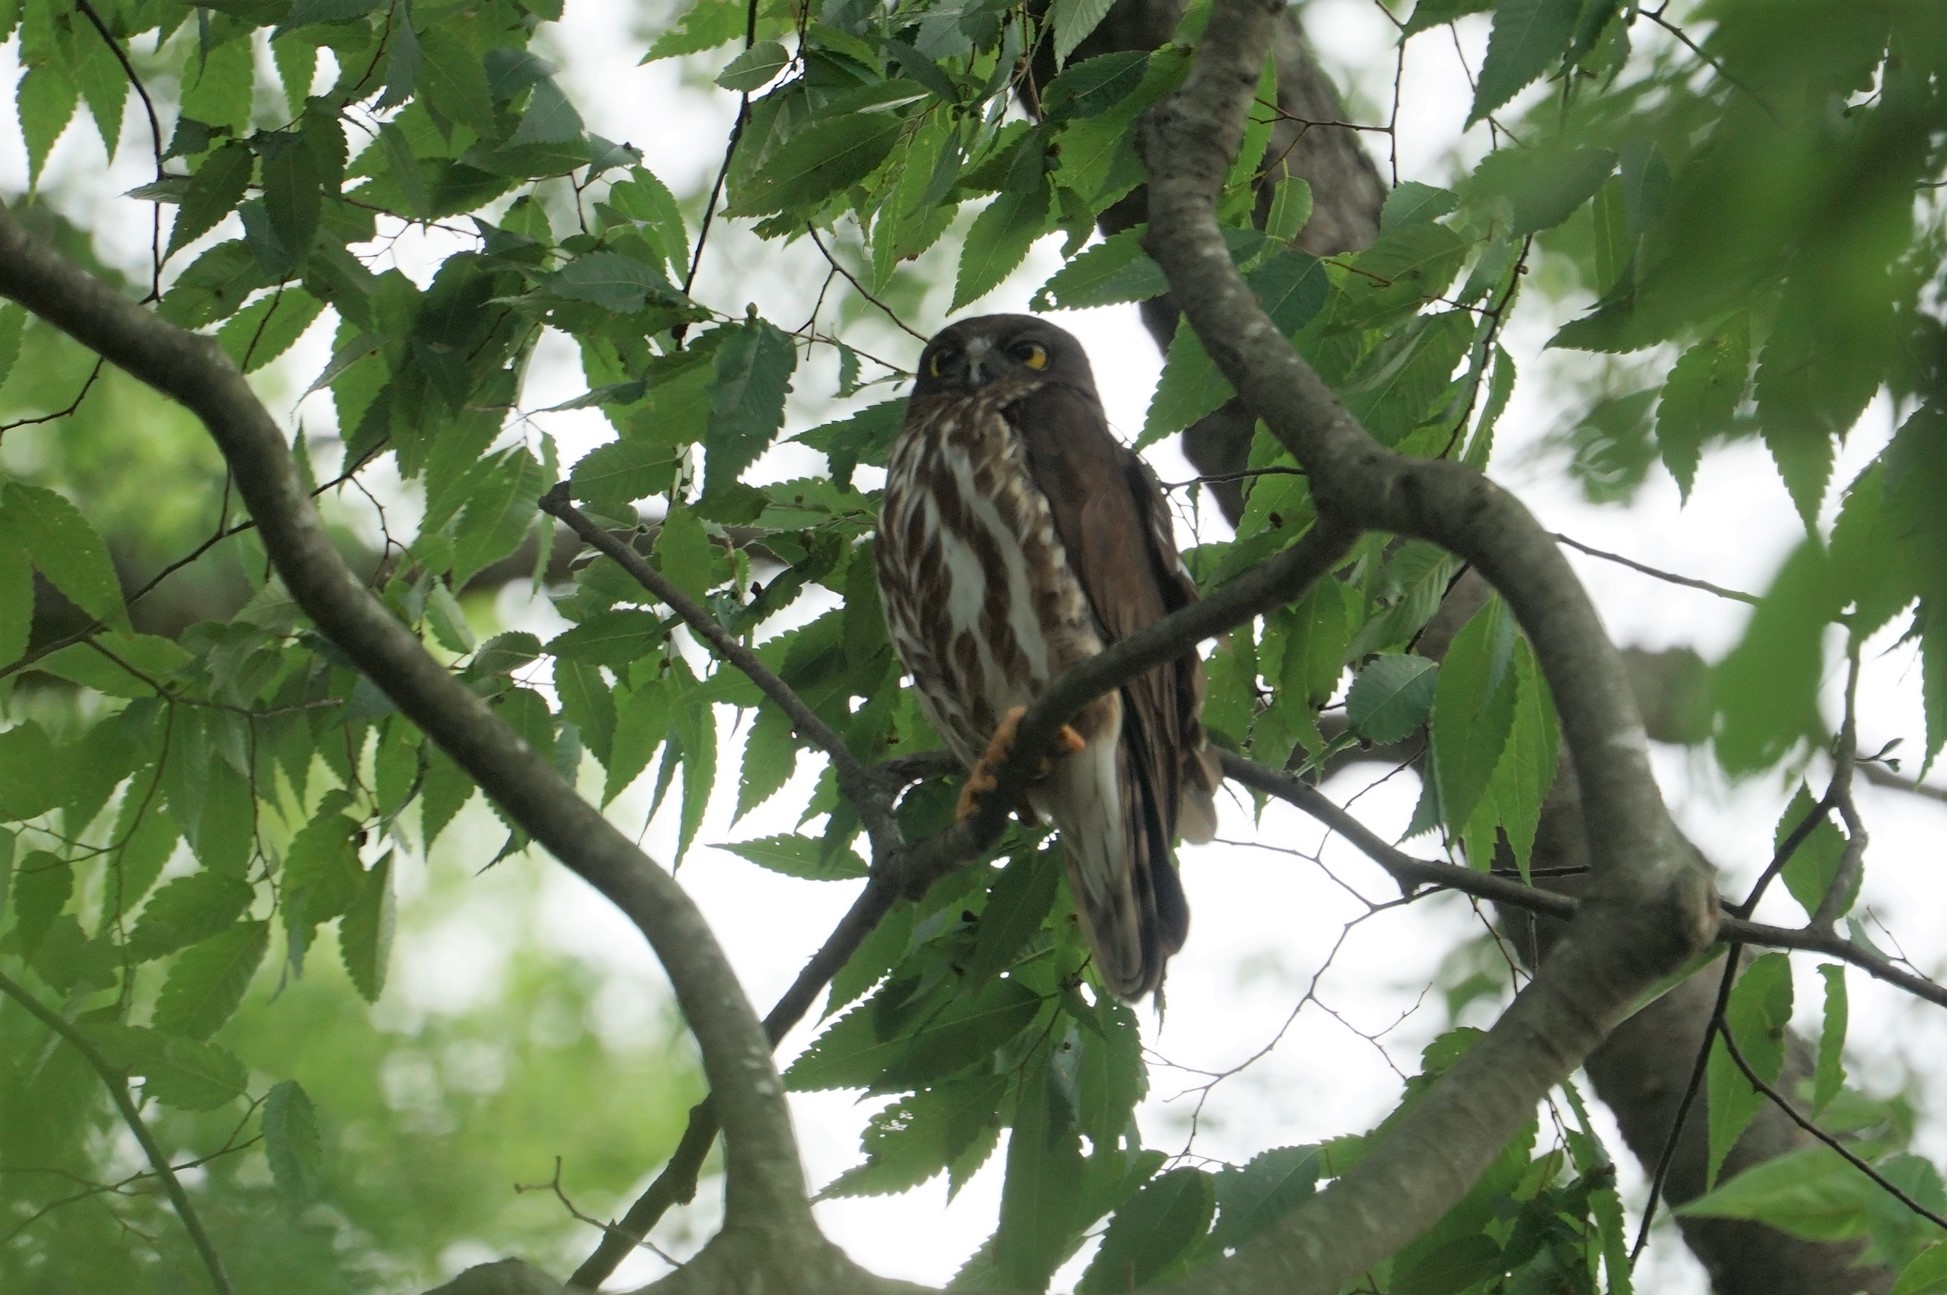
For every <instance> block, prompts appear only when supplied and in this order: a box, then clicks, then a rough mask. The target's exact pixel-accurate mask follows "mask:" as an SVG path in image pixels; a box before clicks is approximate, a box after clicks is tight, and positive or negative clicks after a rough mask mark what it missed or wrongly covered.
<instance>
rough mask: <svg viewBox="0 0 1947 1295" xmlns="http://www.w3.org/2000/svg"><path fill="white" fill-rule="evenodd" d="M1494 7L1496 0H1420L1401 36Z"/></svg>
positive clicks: (1414, 7) (1416, 33)
mask: <svg viewBox="0 0 1947 1295" xmlns="http://www.w3.org/2000/svg"><path fill="white" fill-rule="evenodd" d="M1493 7H1494V0H1420V2H1419V3H1418V4H1416V5H1414V6H1413V16H1412V17H1411V18H1408V19H1407V20H1406V26H1405V27H1404V28H1403V29H1402V30H1401V31H1400V35H1401V36H1414V35H1418V34H1419V33H1420V32H1423V31H1425V30H1426V29H1427V28H1429V27H1435V26H1438V25H1439V24H1441V23H1448V22H1452V21H1453V20H1454V19H1456V18H1461V17H1465V16H1466V15H1468V14H1470V13H1481V12H1483V11H1485V10H1488V9H1492V8H1493Z"/></svg>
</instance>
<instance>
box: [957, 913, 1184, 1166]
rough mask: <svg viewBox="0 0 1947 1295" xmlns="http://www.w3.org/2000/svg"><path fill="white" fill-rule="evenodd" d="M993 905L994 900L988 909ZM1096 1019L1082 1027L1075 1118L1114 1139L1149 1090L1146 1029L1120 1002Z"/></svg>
mask: <svg viewBox="0 0 1947 1295" xmlns="http://www.w3.org/2000/svg"><path fill="white" fill-rule="evenodd" d="M992 908H993V904H992V901H991V900H990V901H989V903H988V910H989V911H990V912H991V911H992ZM983 920H984V919H983ZM1072 1010H1073V1009H1072V1008H1071V1011H1072ZM1094 1025H1095V1028H1093V1029H1083V1030H1080V1031H1078V1032H1077V1041H1076V1047H1078V1048H1079V1049H1080V1050H1081V1056H1080V1057H1079V1058H1078V1059H1077V1060H1076V1062H1075V1122H1076V1123H1077V1124H1078V1125H1079V1126H1080V1127H1081V1130H1082V1132H1083V1133H1085V1134H1087V1135H1088V1138H1089V1141H1091V1142H1093V1143H1095V1144H1096V1145H1098V1146H1101V1145H1113V1144H1114V1143H1115V1141H1116V1140H1117V1139H1118V1138H1120V1137H1122V1136H1123V1135H1124V1134H1126V1133H1127V1132H1128V1131H1129V1128H1130V1120H1131V1118H1132V1117H1133V1115H1134V1112H1135V1109H1136V1103H1137V1102H1139V1101H1141V1100H1142V1099H1143V1095H1144V1094H1145V1093H1147V1092H1148V1091H1149V1071H1148V1070H1147V1069H1146V1068H1145V1067H1144V1065H1143V1058H1142V1029H1141V1027H1140V1026H1138V1025H1137V1023H1136V1014H1135V1013H1134V1012H1132V1011H1130V1010H1129V1009H1128V1008H1127V1007H1125V1006H1123V1005H1122V1004H1121V1003H1118V1002H1114V1001H1106V1002H1100V1003H1097V1004H1096V1006H1095V1022H1094Z"/></svg>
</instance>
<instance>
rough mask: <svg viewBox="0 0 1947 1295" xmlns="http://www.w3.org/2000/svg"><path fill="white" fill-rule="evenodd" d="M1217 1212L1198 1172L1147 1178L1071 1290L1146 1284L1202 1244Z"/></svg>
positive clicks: (1083, 1294)
mask: <svg viewBox="0 0 1947 1295" xmlns="http://www.w3.org/2000/svg"><path fill="white" fill-rule="evenodd" d="M1216 1208H1217V1190H1216V1186H1215V1183H1214V1181H1213V1180H1212V1177H1211V1175H1209V1174H1206V1173H1204V1172H1203V1171H1202V1170H1200V1169H1191V1168H1187V1167H1186V1168H1181V1169H1172V1170H1170V1171H1169V1172H1168V1173H1165V1174H1160V1175H1158V1176H1157V1177H1155V1178H1152V1179H1150V1180H1149V1181H1148V1182H1146V1183H1144V1184H1143V1185H1142V1189H1141V1190H1140V1191H1138V1192H1137V1193H1136V1194H1135V1196H1134V1197H1132V1198H1131V1199H1130V1200H1128V1201H1126V1202H1125V1203H1124V1204H1123V1205H1122V1206H1121V1207H1120V1208H1119V1209H1117V1210H1116V1212H1115V1217H1114V1218H1113V1219H1111V1220H1110V1221H1109V1228H1108V1231H1107V1232H1106V1233H1104V1234H1103V1237H1102V1248H1101V1249H1100V1250H1097V1251H1096V1252H1095V1258H1094V1259H1092V1260H1090V1261H1089V1265H1088V1270H1087V1271H1086V1272H1084V1273H1083V1274H1082V1279H1081V1281H1080V1282H1078V1283H1076V1286H1075V1289H1076V1291H1077V1292H1079V1293H1080V1295H1094V1292H1098V1291H1116V1292H1120V1291H1128V1290H1134V1289H1135V1288H1136V1287H1138V1286H1142V1285H1145V1284H1147V1283H1148V1282H1149V1281H1151V1280H1152V1279H1153V1278H1155V1277H1156V1276H1157V1274H1159V1273H1161V1272H1163V1271H1164V1270H1165V1269H1167V1268H1168V1267H1169V1266H1170V1265H1171V1264H1172V1263H1173V1262H1174V1261H1176V1260H1177V1259H1178V1258H1180V1257H1181V1256H1183V1255H1184V1254H1186V1253H1188V1252H1189V1250H1190V1248H1191V1247H1192V1246H1194V1245H1196V1244H1197V1243H1198V1242H1200V1241H1201V1240H1202V1239H1203V1236H1204V1234H1205V1233H1206V1232H1208V1231H1209V1230H1210V1219H1211V1216H1212V1215H1213V1214H1214V1213H1215V1212H1216Z"/></svg>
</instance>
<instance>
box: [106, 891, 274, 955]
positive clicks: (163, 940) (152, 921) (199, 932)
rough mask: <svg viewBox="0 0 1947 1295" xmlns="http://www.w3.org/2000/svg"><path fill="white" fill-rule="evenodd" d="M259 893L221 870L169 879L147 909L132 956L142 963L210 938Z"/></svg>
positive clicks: (135, 932) (135, 936)
mask: <svg viewBox="0 0 1947 1295" xmlns="http://www.w3.org/2000/svg"><path fill="white" fill-rule="evenodd" d="M256 893H257V892H256V889H255V888H254V887H252V886H251V884H250V883H249V882H247V881H245V880H243V878H241V877H236V876H231V875H228V874H226V873H220V872H209V871H203V872H192V873H190V874H189V875H188V876H186V877H177V878H175V879H173V880H171V881H168V882H166V883H164V884H163V886H162V887H161V889H159V890H157V891H156V892H155V894H153V895H151V896H150V897H149V902H148V903H147V904H145V905H143V907H142V915H141V917H140V918H138V919H137V920H136V923H135V929H134V930H133V931H132V932H130V933H129V938H128V949H129V953H130V955H131V956H132V957H134V958H136V959H138V960H146V959H149V958H159V957H161V956H162V955H163V954H165V953H174V952H175V951H176V950H177V949H180V948H183V947H185V946H186V945H191V944H195V943H197V942H198V941H201V940H205V939H208V938H209V937H210V936H212V935H215V934H216V933H217V932H219V931H222V930H225V929H227V928H228V927H229V926H230V925H231V923H233V922H235V921H236V920H237V918H238V917H240V916H242V915H243V911H244V910H245V909H246V908H248V907H250V901H251V900H252V899H254V898H255V897H256Z"/></svg>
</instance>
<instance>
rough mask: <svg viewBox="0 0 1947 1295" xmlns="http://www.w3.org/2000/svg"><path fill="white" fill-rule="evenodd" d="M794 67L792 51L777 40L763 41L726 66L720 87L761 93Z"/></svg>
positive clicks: (718, 79)
mask: <svg viewBox="0 0 1947 1295" xmlns="http://www.w3.org/2000/svg"><path fill="white" fill-rule="evenodd" d="M790 64H791V51H789V50H787V49H785V48H784V46H783V45H781V44H779V43H778V42H777V41H774V40H760V41H758V42H757V43H756V44H755V45H752V46H751V47H750V48H749V49H747V50H745V51H744V52H743V53H741V54H739V55H737V57H736V58H733V59H731V60H730V62H729V63H728V64H726V65H725V67H724V69H723V71H721V72H719V73H718V74H717V84H718V85H720V86H722V87H723V88H724V89H726V90H739V91H742V92H743V93H745V94H748V93H750V92H751V91H753V90H761V89H763V88H764V87H765V86H767V85H769V84H770V83H771V82H772V81H773V80H775V79H776V77H777V74H778V73H779V72H782V71H783V70H784V69H785V68H787V67H789V66H790Z"/></svg>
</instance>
